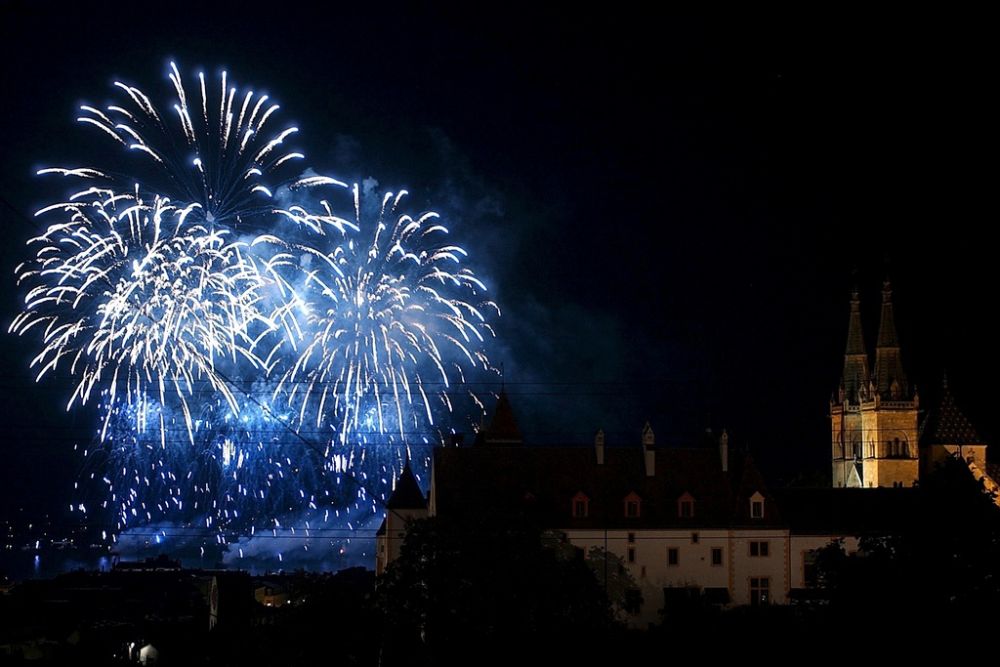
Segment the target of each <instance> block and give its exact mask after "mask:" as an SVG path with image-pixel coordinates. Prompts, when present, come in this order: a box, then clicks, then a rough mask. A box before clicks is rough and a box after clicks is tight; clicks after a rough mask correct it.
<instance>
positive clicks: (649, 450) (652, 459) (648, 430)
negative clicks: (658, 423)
mask: <svg viewBox="0 0 1000 667" xmlns="http://www.w3.org/2000/svg"><path fill="white" fill-rule="evenodd" d="M655 443H656V437H655V436H654V435H653V429H652V427H651V426H650V425H649V422H646V426H644V427H643V429H642V454H643V457H644V459H645V464H646V477H653V476H655V475H656V449H654V448H653V445H654V444H655Z"/></svg>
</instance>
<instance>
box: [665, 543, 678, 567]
mask: <svg viewBox="0 0 1000 667" xmlns="http://www.w3.org/2000/svg"><path fill="white" fill-rule="evenodd" d="M678 563H680V552H679V551H678V549H677V547H670V548H669V549H667V565H677V564H678Z"/></svg>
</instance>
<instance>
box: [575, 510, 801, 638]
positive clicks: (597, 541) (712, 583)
mask: <svg viewBox="0 0 1000 667" xmlns="http://www.w3.org/2000/svg"><path fill="white" fill-rule="evenodd" d="M561 532H563V533H565V535H566V537H567V539H568V540H569V542H570V543H571V544H573V545H574V546H576V547H579V548H581V549H583V550H584V553H586V552H589V550H590V549H591V548H592V547H598V548H601V549H604V548H607V550H608V551H609V552H610V553H612V554H614V555H616V556H619V557H620V558H621V559H622V561H623V562H624V563H625V564H626V566H627V567H628V569H629V572H630V573H631V574H632V577H633V578H634V579H635V581H636V583H637V584H638V585H639V587H640V589H641V590H642V597H643V605H642V608H641V610H640V612H639V614H638V615H637V616H635V617H633V618H630V619H629V623H630V624H631V625H633V626H635V627H645V626H646V625H648V624H649V623H656V622H658V621H659V620H660V611H661V609H662V608H663V589H664V588H671V587H679V588H687V587H692V588H698V589H704V588H725V589H727V590H729V597H730V601H731V604H732V605H742V604H749V603H750V577H768V578H769V580H770V589H771V602H772V604H784V603H785V602H786V601H787V595H788V582H787V576H786V570H787V565H786V561H787V557H788V531H787V530H779V529H772V528H768V529H761V530H752V529H751V530H738V531H737V530H728V529H711V530H698V529H685V530H636V531H627V530H609V531H606V533H605V531H603V530H593V529H590V530H574V529H562V530H561ZM630 532H631V533H634V535H635V541H634V542H632V543H630V542H629V539H628V536H629V533H630ZM692 533H697V534H698V541H697V543H693V542H692ZM751 541H758V542H764V541H766V542H768V546H769V548H768V552H769V553H768V556H766V557H760V556H757V557H751V556H750V542H751ZM629 547H632V548H633V549H634V550H635V562H633V563H629V562H628V550H629ZM671 548H674V549H677V555H678V561H677V565H670V564H669V562H668V549H671ZM713 548H720V549H722V550H723V551H722V565H712V549H713Z"/></svg>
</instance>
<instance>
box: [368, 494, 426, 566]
mask: <svg viewBox="0 0 1000 667" xmlns="http://www.w3.org/2000/svg"><path fill="white" fill-rule="evenodd" d="M426 517H427V510H424V509H399V510H389V511H388V512H386V515H385V534H384V535H379V536H378V537H376V538H375V574H376V576H377V575H381V574H382V573H383V572H385V568H386V567H387V566H388V565H389V563H391V562H392V561H394V560H396V559H397V558H399V554H400V550H401V549H402V547H403V539H404V538H405V537H406V524H407V522H409V521H411V520H414V519H424V518H426Z"/></svg>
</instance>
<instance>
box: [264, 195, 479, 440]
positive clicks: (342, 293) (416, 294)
mask: <svg viewBox="0 0 1000 667" xmlns="http://www.w3.org/2000/svg"><path fill="white" fill-rule="evenodd" d="M350 192H351V194H352V198H353V202H352V203H353V216H354V218H353V220H345V219H342V218H338V217H336V216H333V214H332V213H329V212H328V215H327V216H325V217H327V218H329V217H333V218H335V219H336V220H338V221H340V224H339V225H338V226H337V229H338V230H339V231H342V232H343V234H342V235H335V234H331V235H327V236H326V237H325V238H328V239H332V240H333V241H334V247H333V248H332V249H330V250H327V251H326V252H323V251H318V250H316V249H315V248H309V247H306V246H302V245H297V246H293V245H289V244H287V243H284V242H282V241H281V240H280V239H278V238H276V237H273V236H270V237H261V238H258V239H257V240H256V241H255V242H254V243H255V244H256V243H262V242H268V243H273V244H277V245H278V246H281V247H284V248H285V249H286V252H285V253H277V254H275V255H274V263H275V264H284V265H285V266H286V267H292V268H293V269H294V270H295V274H294V277H292V278H285V280H284V284H285V285H286V286H287V288H288V291H289V293H291V294H293V295H294V299H292V300H291V303H294V305H295V309H294V310H293V311H290V312H295V313H299V314H300V317H299V319H298V320H296V321H294V322H293V323H292V324H288V323H287V319H286V322H285V326H284V330H285V332H286V341H287V345H286V348H285V355H284V357H283V358H282V360H283V361H284V362H285V364H284V370H283V372H282V374H281V377H280V381H279V383H278V386H277V388H276V391H275V399H276V400H279V397H284V399H285V400H286V401H287V402H288V404H289V405H296V406H298V423H299V424H300V425H302V424H305V423H306V422H307V421H308V420H311V421H313V422H314V424H315V426H322V425H323V424H329V425H331V426H332V428H333V429H334V430H335V431H336V434H337V436H336V437H337V440H338V441H339V442H340V443H342V444H346V443H351V442H352V441H356V440H358V439H359V436H358V434H359V433H364V432H367V433H376V434H382V435H387V434H393V435H395V436H396V437H398V439H399V441H400V442H406V441H407V440H408V436H412V435H413V434H415V433H421V434H427V433H429V432H432V431H433V429H434V428H435V414H436V413H438V412H441V411H444V412H451V410H452V398H451V396H452V394H453V392H459V393H467V394H468V395H470V396H471V397H472V399H473V400H474V401H475V402H476V403H477V404H478V406H479V409H482V404H481V403H480V402H479V399H478V398H476V396H475V393H474V392H471V391H469V390H468V388H467V387H466V386H465V383H466V373H467V370H468V369H479V370H485V371H490V370H492V369H491V366H490V362H489V359H488V357H487V355H486V351H485V348H486V345H487V343H488V341H489V340H490V339H492V338H493V336H494V332H493V329H492V328H491V326H490V324H489V321H488V317H487V316H488V315H491V314H493V313H496V314H497V315H498V314H499V309H498V308H497V305H496V304H495V303H494V302H493V301H490V300H488V299H487V298H486V297H485V293H486V287H485V285H484V284H483V283H482V281H480V280H479V279H478V278H477V277H476V276H475V274H474V273H473V271H472V270H471V269H469V268H467V267H464V266H462V261H463V260H464V259H465V257H466V256H467V253H466V251H465V250H463V249H462V248H461V247H460V246H458V245H455V244H453V243H451V242H450V241H449V240H448V229H447V228H446V227H445V226H444V225H443V224H442V223H441V221H440V216H439V215H438V214H437V213H434V212H425V213H422V214H420V215H417V216H411V215H409V214H406V213H402V212H401V211H400V209H401V202H402V200H403V198H404V197H405V196H406V194H407V193H406V192H405V191H401V192H399V193H396V194H394V193H391V192H387V193H385V194H383V195H382V196H381V198H379V197H378V195H377V194H375V193H373V192H367V193H366V195H365V196H364V197H362V193H361V188H359V186H358V185H357V184H355V185H354V186H353V187H352V188H350ZM369 216H370V218H371V219H368V218H369ZM296 253H298V254H299V258H298V261H297V262H296Z"/></svg>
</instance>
